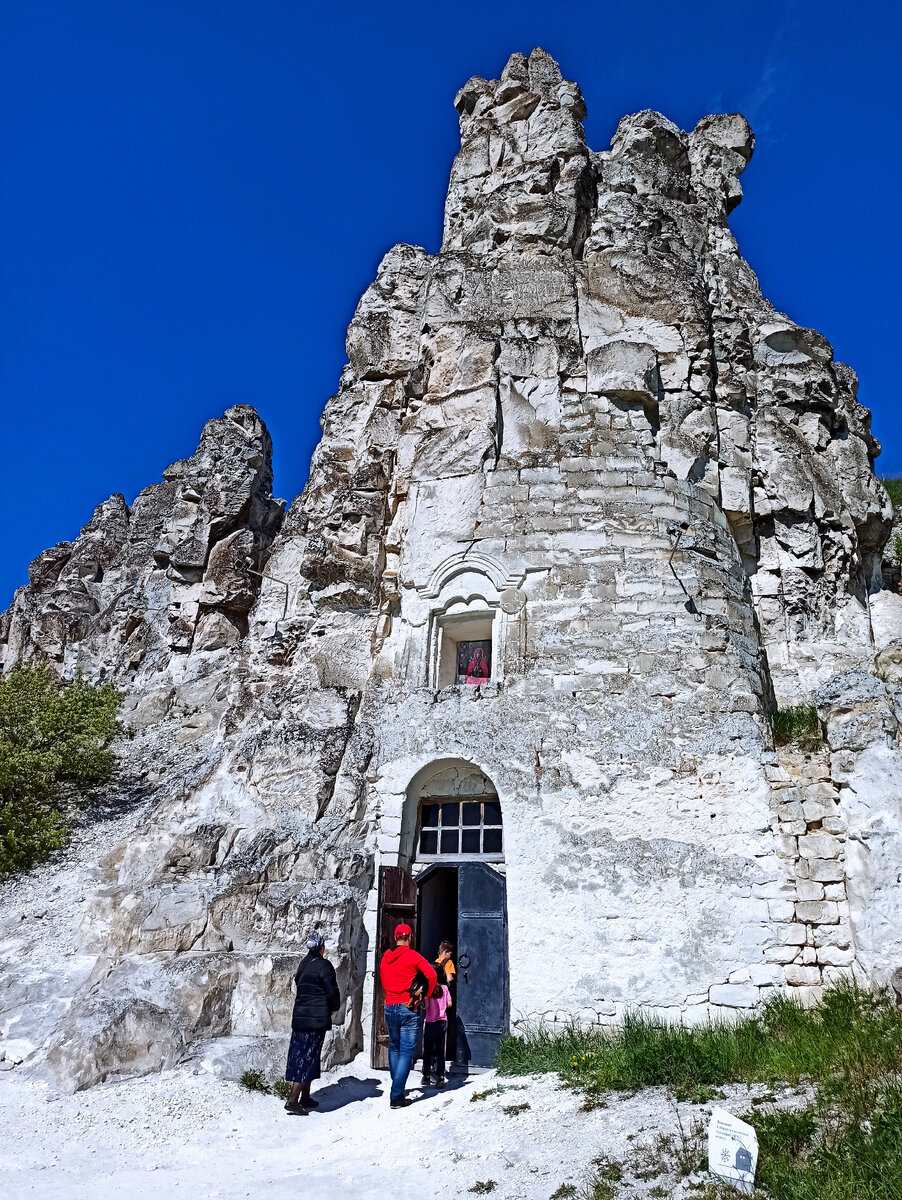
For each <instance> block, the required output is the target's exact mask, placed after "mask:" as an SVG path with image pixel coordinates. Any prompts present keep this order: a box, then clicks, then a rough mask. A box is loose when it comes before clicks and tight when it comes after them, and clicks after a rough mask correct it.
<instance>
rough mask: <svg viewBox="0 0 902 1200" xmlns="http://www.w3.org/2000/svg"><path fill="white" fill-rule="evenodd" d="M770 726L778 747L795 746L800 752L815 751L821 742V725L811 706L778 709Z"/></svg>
mask: <svg viewBox="0 0 902 1200" xmlns="http://www.w3.org/2000/svg"><path fill="white" fill-rule="evenodd" d="M771 724H772V726H773V731H774V741H775V742H776V744H777V745H778V746H789V745H793V744H795V745H797V746H798V747H799V748H800V749H801V750H817V749H818V748H819V747H820V746H821V744H822V742H823V736H822V734H821V723H820V721H819V719H818V715H817V709H816V708H815V706H814V705H813V704H796V705H793V706H791V707H790V708H778V709H777V711H776V712H775V713H774V715H773V717H772V718H771Z"/></svg>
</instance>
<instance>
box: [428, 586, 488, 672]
mask: <svg viewBox="0 0 902 1200" xmlns="http://www.w3.org/2000/svg"><path fill="white" fill-rule="evenodd" d="M502 617H503V613H502V609H501V594H500V592H499V590H498V587H497V586H496V584H495V583H494V582H493V581H492V579H490V578H489V576H488V575H487V574H485V573H483V572H482V571H479V570H476V569H473V568H472V567H467V568H464V567H461V568H460V569H459V570H458V571H457V572H456V573H455V574H453V575H452V576H451V577H450V578H447V579H446V580H445V582H444V584H443V585H442V587H441V588H440V589H439V592H438V595H437V596H436V597H435V602H434V603H433V605H432V607H431V613H430V622H429V680H428V682H429V686H430V687H435V688H444V687H451V686H453V685H456V684H460V685H461V686H474V685H475V686H478V685H480V684H483V683H495V682H498V680H499V679H500V678H501V676H502V664H503V656H502V653H501V649H502V643H503V621H502Z"/></svg>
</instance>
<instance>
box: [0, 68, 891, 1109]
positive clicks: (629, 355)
mask: <svg viewBox="0 0 902 1200" xmlns="http://www.w3.org/2000/svg"><path fill="white" fill-rule="evenodd" d="M455 104H456V107H457V110H458V113H459V114H460V126H461V149H460V152H459V154H458V155H457V157H456V159H455V161H454V165H453V168H452V172H451V184H450V188H449V193H448V200H447V206H446V212H445V232H444V241H443V245H442V249H441V251H440V252H439V253H438V254H435V255H429V254H427V253H426V252H425V251H424V250H422V249H419V248H417V247H412V246H403V245H402V246H396V247H394V248H393V249H392V250H390V251H389V252H388V254H387V255H386V256H385V258H384V259H383V261H382V263H381V264H380V267H379V270H378V274H377V278H376V280H375V282H374V283H373V284H372V286H371V287H370V288H369V289H368V290H367V291H366V293H365V294H364V296H363V298H362V299H361V301H360V304H359V305H358V308H357V311H356V313H355V316H354V319H353V321H352V323H351V326H350V328H349V330H348V338H347V353H348V365H347V367H346V368H345V370H344V372H343V374H342V379H341V386H340V390H339V392H338V394H337V395H336V396H334V397H332V399H331V400H329V401H328V403H327V405H326V408H325V413H324V416H323V438H322V441H321V443H320V445H319V447H318V448H317V450H316V452H315V454H314V458H313V462H312V466H311V473H310V479H309V482H308V484H307V487H306V488H305V490H304V493H303V494H302V495H301V496H300V497H298V498H297V499H296V500H295V501H294V503H293V504H292V505H291V507H290V509H289V511H288V512H287V514H286V516H285V520H284V523H283V524H282V526H281V529H279V528H278V527H279V519H280V509H279V508H278V506H277V505H276V504H275V502H273V501H272V500H271V499H270V496H269V490H268V488H269V468H268V441H267V439H266V434H265V430H264V429H263V426H262V423H261V422H260V421H259V419H258V418H257V417H256V415H255V414H253V412H252V411H251V410H248V409H244V408H241V409H237V410H236V409H232V410H230V411H229V413H227V414H226V417H225V418H224V419H223V420H222V421H218V422H211V423H210V425H208V426H207V429H206V430H205V433H204V440H203V442H202V446H201V450H200V451H199V452H198V455H197V456H195V458H193V459H191V460H189V461H188V462H187V463H185V464H177V465H176V468H171V469H170V471H169V472H167V475H166V480H167V482H166V483H164V484H161V485H157V488H160V489H164V491H157V490H156V489H154V488H151V489H149V490H148V492H145V493H143V494H142V497H140V498H139V500H138V501H137V502H136V504H135V505H134V506H133V508H132V511H131V513H129V511H128V510H127V509H126V507H125V505H124V503H123V502H122V501H121V498H116V497H114V498H113V500H111V501H108V502H107V504H106V505H103V506H101V508H100V509H98V512H97V514H96V515H95V518H94V521H92V522H91V524H90V525H88V526H86V528H85V530H84V531H83V534H82V536H81V538H79V539H78V541H77V542H76V543H74V544H73V545H71V546H70V545H64V546H63V547H57V548H56V549H55V550H53V551H48V552H47V553H46V554H45V555H42V556H41V558H39V559H38V560H37V561H36V564H33V570H32V575H31V579H32V582H31V584H30V586H29V587H28V588H26V589H23V590H22V591H21V592H20V593H19V594H18V595H17V598H16V601H15V603H14V605H13V608H12V610H11V612H10V613H9V614H7V617H6V618H5V625H4V629H5V631H6V632H5V637H6V662H7V663H10V662H13V661H15V660H17V659H20V658H22V659H34V658H42V659H46V660H48V661H53V662H56V663H58V664H59V666H60V669H61V670H63V671H69V670H71V669H73V668H74V667H76V666H80V667H82V669H85V670H87V671H88V672H89V673H91V674H94V675H97V676H99V675H100V673H101V672H104V673H105V675H106V677H112V678H115V679H116V680H117V681H119V682H120V683H121V684H122V685H123V686H124V687H125V688H126V689H127V690H128V701H127V708H126V716H127V719H128V721H129V722H130V724H131V725H132V726H133V727H134V728H136V729H137V730H138V731H139V736H138V738H137V739H136V744H137V745H138V747H143V748H144V753H145V759H144V760H143V761H144V762H145V764H146V767H147V770H146V772H145V774H144V777H143V786H145V787H147V788H150V789H151V790H152V802H151V804H150V807H149V809H148V811H147V815H146V818H145V819H144V820H143V822H142V823H141V824H140V825H139V826H138V828H137V829H136V830H135V832H134V833H133V834H132V835H131V836H130V837H129V838H128V839H127V840H126V841H125V842H124V843H123V844H122V845H121V846H120V847H119V849H118V850H117V851H116V852H114V853H113V854H112V855H111V856H109V857H108V859H107V860H106V861H105V863H104V864H103V866H102V878H101V879H100V880H99V882H98V884H97V886H96V887H95V888H94V890H93V892H92V894H91V896H90V898H89V901H88V904H87V911H86V914H85V920H84V925H83V933H82V935H81V936H82V939H83V940H82V946H83V949H84V952H85V953H86V954H89V955H91V956H93V958H92V961H93V964H94V965H93V967H92V969H91V971H90V974H89V975H88V976H87V978H85V979H84V981H82V982H80V983H79V985H78V988H77V990H76V991H75V994H74V996H73V997H72V1002H71V1005H70V1007H69V1008H68V1010H67V1012H66V1014H65V1016H64V1017H63V1018H62V1019H61V1020H60V1019H59V1018H58V1010H56V1009H55V1010H54V1017H53V1022H48V1025H47V1028H46V1029H45V1030H42V1031H41V1036H42V1037H43V1044H42V1046H39V1045H38V1043H39V1042H40V1040H41V1038H40V1037H39V1036H38V1034H37V1033H35V1034H34V1045H35V1054H34V1061H35V1063H38V1064H39V1063H44V1062H49V1063H50V1064H51V1066H53V1068H54V1070H55V1071H56V1074H57V1078H58V1079H59V1080H60V1081H61V1083H62V1084H63V1085H65V1086H71V1087H79V1086H86V1085H89V1084H91V1083H93V1082H95V1081H97V1080H99V1079H103V1078H105V1077H108V1076H109V1075H111V1074H115V1073H116V1072H121V1071H128V1070H150V1069H153V1068H154V1067H156V1066H159V1065H161V1064H164V1063H171V1062H173V1061H176V1060H178V1059H180V1058H182V1057H184V1056H186V1055H190V1054H192V1053H203V1052H205V1051H204V1050H203V1047H204V1046H205V1045H206V1046H207V1051H206V1052H209V1039H216V1038H224V1039H229V1038H231V1039H233V1040H234V1039H240V1047H241V1052H242V1053H245V1054H246V1053H249V1050H248V1045H249V1043H248V1041H247V1039H253V1038H255V1037H257V1038H259V1035H265V1034H267V1033H269V1032H270V1031H272V1033H273V1035H275V1034H277V1033H278V1031H279V1030H280V1029H281V1030H284V1029H286V1028H287V1024H286V1022H287V1013H288V1005H289V1003H290V967H291V965H292V964H293V962H294V956H296V955H297V953H298V951H299V948H300V947H301V946H302V944H303V937H304V935H305V933H306V930H307V927H308V926H309V925H316V926H318V927H320V928H322V929H323V930H324V931H325V932H326V933H327V935H328V941H329V947H330V955H331V957H333V958H334V960H335V961H336V963H337V965H338V967H339V980H340V984H341V986H342V994H343V996H345V997H346V1001H345V1004H344V1005H343V1008H342V1011H341V1012H340V1014H339V1023H338V1025H337V1026H336V1036H335V1037H334V1038H333V1039H332V1040H331V1046H332V1051H331V1052H332V1053H333V1055H334V1056H336V1057H347V1056H349V1055H350V1054H352V1053H354V1052H355V1051H356V1050H357V1049H359V1048H360V1047H361V1046H362V1045H363V1044H364V1043H369V1042H370V1040H371V1028H372V1027H373V1026H372V1024H371V1019H372V1017H373V1003H374V990H373V971H374V964H375V957H376V943H377V932H378V931H377V924H378V914H377V908H378V868H379V867H380V866H392V867H401V868H405V869H413V870H416V869H417V868H418V867H420V866H422V865H423V863H424V854H425V857H426V860H429V858H430V855H429V853H428V852H426V851H424V846H426V845H427V841H426V840H421V839H420V829H421V826H422V819H421V815H420V816H418V813H419V809H418V805H419V803H420V801H421V799H422V800H424V801H433V802H434V801H435V800H436V799H437V798H438V799H439V800H441V799H447V800H448V801H449V802H450V801H452V800H457V801H459V800H466V798H467V797H470V798H471V799H472V798H473V797H476V798H477V799H480V798H484V797H485V796H488V795H497V797H498V800H499V801H500V804H501V808H502V810H503V817H504V852H503V864H502V863H501V862H500V861H499V859H500V855H499V854H495V855H494V856H493V855H491V854H489V855H486V854H485V852H484V853H483V858H486V857H487V858H488V859H489V860H490V861H491V862H492V863H493V864H494V866H493V869H496V870H503V871H504V872H505V879H506V889H507V921H508V925H507V938H508V944H509V947H510V977H509V980H508V979H506V978H505V979H503V980H499V987H501V988H503V989H504V990H505V995H507V996H508V997H509V1004H510V1012H511V1017H512V1020H515V1021H516V1020H518V1019H521V1018H524V1017H535V1016H542V1017H544V1018H545V1019H547V1020H555V1019H557V1018H559V1017H568V1016H574V1015H575V1016H579V1017H580V1018H581V1019H583V1020H586V1021H608V1020H616V1019H618V1018H619V1016H620V1015H621V1014H622V1012H623V1011H624V1009H625V1008H626V1007H628V1006H636V1005H644V1006H646V1007H647V1008H649V1009H650V1010H653V1011H657V1012H663V1013H666V1014H667V1015H668V1016H670V1017H672V1018H674V1019H680V1020H687V1021H690V1020H694V1019H698V1018H700V1017H703V1016H705V1015H708V1014H710V1013H712V1012H722V1011H723V1010H724V1009H725V1008H741V1009H744V1008H749V1007H752V1006H754V1005H755V1004H756V1003H758V1001H759V1000H760V999H761V998H762V997H763V996H766V995H768V994H769V993H770V992H771V991H772V990H773V989H774V988H788V989H790V990H795V991H796V993H797V994H798V995H800V996H802V997H804V998H814V997H816V996H817V995H818V994H819V990H820V989H821V988H822V987H823V985H824V984H825V983H829V982H830V981H831V980H833V979H836V978H838V977H840V976H841V975H844V974H850V973H854V972H858V973H859V975H860V976H861V977H867V978H870V979H874V980H877V981H885V980H887V979H888V978H889V974H890V972H891V971H892V969H893V968H894V967H897V966H898V965H899V963H900V962H902V920H900V918H902V901H900V898H899V893H898V886H897V877H898V872H899V870H900V866H902V839H900V834H902V830H900V822H902V810H900V804H899V799H898V797H899V796H900V795H902V789H900V783H902V758H900V753H899V749H900V733H899V729H900V726H899V721H900V717H902V713H900V708H899V692H898V690H897V689H898V686H899V684H898V679H899V678H900V677H902V675H900V673H899V670H898V663H899V662H900V661H902V657H900V650H902V611H900V604H902V601H900V599H899V597H898V596H895V595H892V594H891V593H890V592H888V591H887V590H886V589H885V587H884V581H883V576H882V572H881V556H882V550H883V546H884V543H885V541H886V538H887V536H888V532H889V528H890V524H891V509H890V505H889V502H888V499H887V497H886V495H885V493H884V491H883V489H882V488H881V486H880V485H879V483H878V482H877V480H876V479H875V477H874V472H873V461H874V458H875V456H876V455H877V454H878V453H879V446H878V444H877V443H876V441H875V440H874V438H873V437H872V435H871V433H870V428H869V414H868V413H867V411H866V410H865V409H864V408H863V407H862V406H861V405H860V404H859V402H858V400H857V396H856V389H857V382H856V379H855V376H854V374H853V372H852V371H851V370H850V369H849V368H848V367H846V366H844V365H843V364H840V363H836V362H835V361H834V360H833V354H832V350H831V348H830V346H829V345H828V343H827V342H826V341H825V340H824V338H823V337H821V336H820V335H819V334H818V333H816V332H814V331H813V330H809V329H803V328H800V327H799V326H797V325H795V324H794V323H793V322H792V321H791V320H790V319H789V318H788V317H786V316H784V315H783V314H780V313H777V312H776V311H775V310H774V309H773V307H772V306H771V305H770V304H769V303H768V302H767V301H766V300H765V299H764V298H763V297H762V295H761V292H760V288H759V286H758V282H757V279H756V278H755V275H754V273H753V272H752V270H751V268H750V267H749V266H748V265H747V264H746V263H745V262H744V261H743V259H742V257H741V256H740V254H739V251H738V249H737V246H736V242H735V240H734V238H733V236H732V234H731V232H730V228H729V224H728V216H729V213H730V212H731V211H732V209H733V208H734V207H735V206H736V204H738V203H739V200H740V198H741V195H742V193H741V188H740V185H739V177H740V175H741V173H742V171H743V169H744V167H745V166H746V164H747V163H748V161H749V158H750V156H751V153H752V146H753V138H752V134H751V132H750V130H749V128H748V125H747V124H746V122H745V120H744V119H743V118H742V117H741V116H739V115H737V114H733V115H727V116H710V117H705V118H704V119H703V120H701V121H700V122H699V123H698V125H697V126H696V127H695V129H694V130H692V131H691V132H689V133H685V132H683V131H681V130H680V129H678V128H677V127H676V126H675V125H673V124H672V123H671V122H670V121H668V120H667V119H666V117H663V116H661V115H660V114H658V113H653V112H643V113H638V114H635V115H633V116H629V117H625V118H624V119H623V120H622V121H621V122H620V125H619V126H618V129H617V132H616V134H615V136H614V139H613V141H612V143H611V147H610V149H609V150H607V151H604V152H600V153H596V152H593V151H591V150H590V149H589V148H588V147H587V145H586V142H585V138H584V134H583V130H582V124H581V121H582V118H583V116H584V112H585V110H584V106H583V100H582V97H581V94H580V91H579V89H578V87H576V85H575V84H573V83H570V82H568V81H566V80H564V79H562V77H561V74H560V71H559V70H558V67H557V65H556V64H555V63H554V61H553V60H552V59H551V58H550V57H549V56H548V55H547V54H545V53H544V52H543V51H541V50H536V51H534V52H533V53H532V55H530V56H529V58H526V57H524V56H523V55H519V54H516V55H514V56H513V57H512V58H511V59H510V61H509V62H508V64H507V66H506V67H505V69H504V71H503V73H502V75H501V78H500V79H499V80H493V81H488V80H484V79H473V80H470V81H469V82H468V83H467V84H465V85H464V87H463V88H462V89H461V91H460V92H459V93H458V95H457V97H456V100H455ZM166 489H168V490H166ZM243 554H250V556H251V558H252V562H253V565H254V568H255V569H259V570H262V571H264V572H265V574H266V575H267V576H268V577H270V578H269V581H264V582H263V584H262V589H261V591H260V594H259V595H257V594H256V585H254V584H252V583H251V582H250V580H252V579H254V578H256V577H255V576H250V579H249V578H248V576H247V574H245V573H243V572H241V571H240V570H236V568H235V565H234V564H235V561H236V557H237V556H239V555H243ZM279 581H284V585H283V583H281V582H279ZM286 587H287V614H286V616H285V618H284V619H282V610H283V606H284V605H286V601H285V588H286ZM276 623H278V631H276ZM477 642H478V643H479V645H480V646H483V647H486V648H487V652H488V654H489V657H490V670H489V672H488V675H487V677H486V678H485V681H484V682H482V683H479V684H477V685H476V686H473V684H472V682H471V683H463V682H461V678H462V676H461V668H460V666H459V664H458V660H457V656H458V655H459V654H460V653H462V651H461V650H460V647H461V646H467V645H470V644H475V643H477ZM798 703H816V704H817V705H818V710H819V714H820V719H821V721H822V723H823V728H824V730H825V733H826V738H827V740H826V742H825V744H824V748H823V750H822V751H821V752H819V753H816V754H808V755H803V754H801V753H800V752H796V751H793V750H791V749H786V750H782V751H781V752H780V753H777V752H775V750H774V746H773V739H772V734H771V726H770V717H771V714H772V712H773V710H774V708H775V706H777V705H780V706H786V705H788V704H798ZM184 745H190V746H192V747H193V751H192V755H191V756H189V761H182V760H181V751H180V750H179V749H178V747H181V746H184ZM136 753H138V752H137V751H127V762H128V763H129V764H131V763H134V762H135V761H137V760H136V758H135V754H136ZM151 759H153V763H154V765H153V766H151ZM126 774H128V773H127V772H126ZM130 778H132V779H133V778H134V770H133V771H132V774H131V776H130ZM488 844H489V843H488V841H486V842H485V843H483V845H484V846H487V845H488ZM439 858H440V855H439ZM449 861H450V860H449ZM561 930H566V931H567V938H566V939H565V943H566V944H561V942H560V939H559V938H557V937H556V933H557V932H558V931H561ZM552 946H553V955H554V959H553V969H549V970H544V969H542V970H537V969H536V965H537V964H539V963H545V962H546V961H548V956H549V955H550V954H551V953H552ZM60 986H62V985H60ZM17 996H18V997H19V999H17V1000H16V1003H17V1004H18V1005H19V1008H20V1009H24V1007H25V1004H26V1002H25V1001H23V1000H22V999H21V992H19V993H17ZM7 1008H8V1011H10V1012H11V1011H13V1007H12V1005H7ZM17 1011H18V1010H17ZM271 1042H272V1044H273V1046H274V1047H275V1049H274V1055H273V1057H274V1059H275V1057H277V1054H280V1053H281V1052H282V1051H283V1049H284V1041H279V1040H278V1038H277V1037H275V1036H274V1037H273V1038H272V1039H271ZM222 1044H223V1045H224V1044H225V1043H222ZM237 1044H238V1043H237V1042H236V1045H237ZM199 1047H200V1049H199ZM257 1049H258V1050H259V1047H257ZM255 1052H257V1051H256V1050H255ZM260 1053H263V1051H260ZM238 1061H242V1062H243V1061H245V1060H244V1059H240V1056H239V1060H238Z"/></svg>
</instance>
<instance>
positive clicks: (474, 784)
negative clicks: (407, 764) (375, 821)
mask: <svg viewBox="0 0 902 1200" xmlns="http://www.w3.org/2000/svg"><path fill="white" fill-rule="evenodd" d="M400 857H401V861H402V862H403V863H404V864H405V865H406V866H407V867H408V868H409V867H411V866H414V867H419V866H423V865H427V864H432V863H444V864H446V865H454V864H459V863H462V862H491V863H503V862H504V832H503V823H502V812H501V801H500V798H499V796H498V789H497V788H496V787H495V784H494V783H493V781H492V780H491V778H490V777H489V776H488V775H487V774H486V773H485V772H484V771H483V770H482V769H481V768H480V767H478V766H477V765H476V764H475V763H472V762H468V761H467V760H466V759H462V758H446V759H439V760H437V761H435V762H432V763H430V764H429V765H428V766H425V767H423V768H422V770H420V771H418V772H417V774H416V775H415V776H414V778H413V779H412V780H411V782H410V785H409V787H408V789H407V798H406V802H405V805H404V815H403V818H402V824H401V855H400Z"/></svg>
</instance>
